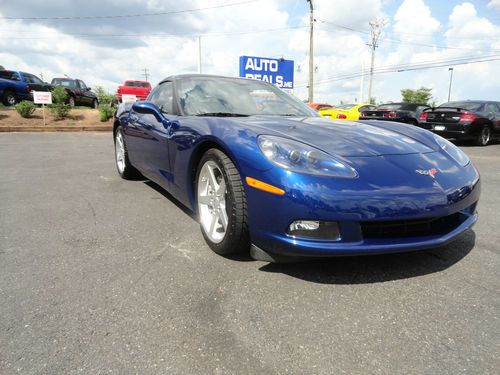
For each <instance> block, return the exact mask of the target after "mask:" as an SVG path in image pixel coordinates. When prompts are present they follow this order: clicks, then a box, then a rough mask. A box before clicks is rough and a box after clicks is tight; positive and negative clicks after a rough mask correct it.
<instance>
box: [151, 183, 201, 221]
mask: <svg viewBox="0 0 500 375" xmlns="http://www.w3.org/2000/svg"><path fill="white" fill-rule="evenodd" d="M143 182H144V183H145V184H146V185H147V186H149V187H150V188H152V189H154V190H156V191H157V192H158V193H160V194H161V195H163V196H164V197H165V198H167V199H168V200H169V201H170V202H172V203H173V204H175V205H176V206H177V208H178V209H180V210H181V211H182V212H184V213H185V214H186V215H188V216H189V217H190V218H191V219H193V220H194V221H198V218H197V217H196V214H195V213H194V212H193V211H191V210H190V209H189V208H187V207H186V206H184V205H183V204H182V203H181V202H179V201H178V200H177V199H176V198H175V197H174V196H173V195H171V194H170V193H169V192H168V191H166V190H165V189H163V188H162V187H161V186H160V185H158V184H157V183H156V182H153V181H151V180H147V179H145V180H144V181H143Z"/></svg>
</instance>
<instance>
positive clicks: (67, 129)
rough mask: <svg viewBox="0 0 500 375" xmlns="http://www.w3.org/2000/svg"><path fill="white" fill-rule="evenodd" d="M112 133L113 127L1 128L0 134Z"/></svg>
mask: <svg viewBox="0 0 500 375" xmlns="http://www.w3.org/2000/svg"><path fill="white" fill-rule="evenodd" d="M108 131H109V132H110V131H113V126H112V125H102V126H0V133H7V132H108Z"/></svg>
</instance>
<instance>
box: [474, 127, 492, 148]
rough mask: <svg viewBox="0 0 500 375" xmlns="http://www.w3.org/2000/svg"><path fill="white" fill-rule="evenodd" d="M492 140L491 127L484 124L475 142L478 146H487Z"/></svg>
mask: <svg viewBox="0 0 500 375" xmlns="http://www.w3.org/2000/svg"><path fill="white" fill-rule="evenodd" d="M490 141H491V127H490V126H489V125H484V126H483V128H482V129H481V132H480V133H479V135H478V136H477V138H476V140H475V143H476V145H477V146H487V145H488V143H490Z"/></svg>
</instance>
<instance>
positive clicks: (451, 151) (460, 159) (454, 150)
mask: <svg viewBox="0 0 500 375" xmlns="http://www.w3.org/2000/svg"><path fill="white" fill-rule="evenodd" d="M434 138H435V139H436V142H437V144H438V145H439V147H441V148H442V149H443V150H444V151H445V152H446V153H447V154H448V155H450V156H451V157H452V158H453V159H454V160H455V161H456V162H457V163H458V164H460V165H461V166H462V167H465V166H466V165H467V164H469V163H470V159H469V157H468V156H467V155H466V154H465V152H463V151H462V150H460V149H459V148H458V147H457V146H455V145H454V144H453V143H451V142H450V141H447V140H446V139H444V138H443V137H440V136H439V135H434Z"/></svg>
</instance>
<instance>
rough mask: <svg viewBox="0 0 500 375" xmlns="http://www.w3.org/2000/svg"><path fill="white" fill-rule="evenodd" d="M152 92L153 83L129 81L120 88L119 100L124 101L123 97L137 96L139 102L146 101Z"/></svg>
mask: <svg viewBox="0 0 500 375" xmlns="http://www.w3.org/2000/svg"><path fill="white" fill-rule="evenodd" d="M150 91H151V83H149V82H148V81H136V80H132V79H130V80H127V81H125V83H124V84H123V85H122V86H118V91H117V93H116V94H117V96H118V100H119V101H120V102H121V101H122V95H135V96H136V97H137V100H146V98H147V97H148V95H149V92H150Z"/></svg>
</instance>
